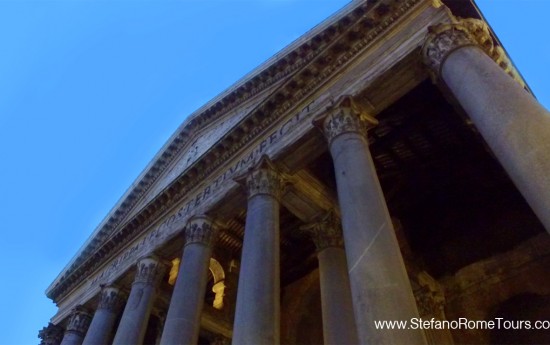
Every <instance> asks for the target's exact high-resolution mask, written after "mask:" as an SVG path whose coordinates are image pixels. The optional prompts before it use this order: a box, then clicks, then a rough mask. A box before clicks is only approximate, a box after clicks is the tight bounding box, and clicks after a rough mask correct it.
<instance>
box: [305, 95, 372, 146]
mask: <svg viewBox="0 0 550 345" xmlns="http://www.w3.org/2000/svg"><path fill="white" fill-rule="evenodd" d="M313 123H314V124H315V125H316V126H317V127H318V128H320V129H321V131H322V132H323V134H325V137H326V138H327V141H328V142H329V144H330V143H332V141H333V140H334V138H336V137H337V136H339V135H340V134H344V133H359V134H360V135H363V136H365V137H366V134H367V129H368V128H369V127H372V126H375V125H377V124H378V120H376V119H375V118H374V117H372V116H370V115H369V114H368V113H367V112H366V111H365V110H363V109H362V108H361V107H360V106H359V105H358V104H357V103H356V102H355V101H354V100H353V98H352V97H351V96H349V95H343V96H341V97H340V98H338V100H337V101H336V102H334V104H332V105H331V106H330V107H328V108H327V110H326V112H325V113H324V114H322V116H320V117H318V118H317V119H315V120H314V121H313Z"/></svg>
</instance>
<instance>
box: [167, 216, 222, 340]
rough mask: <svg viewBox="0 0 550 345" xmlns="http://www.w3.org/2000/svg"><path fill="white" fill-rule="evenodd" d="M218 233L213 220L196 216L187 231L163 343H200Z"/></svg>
mask: <svg viewBox="0 0 550 345" xmlns="http://www.w3.org/2000/svg"><path fill="white" fill-rule="evenodd" d="M216 234H217V231H216V229H215V225H214V224H213V223H212V221H211V220H210V219H209V218H207V217H205V216H201V217H194V218H192V219H191V221H190V222H189V224H188V225H187V226H186V228H185V247H184V249H183V254H182V259H181V266H180V268H179V272H178V278H177V280H176V285H175V286H174V292H173V293H172V299H171V300H170V307H169V309H168V314H167V316H166V321H165V323H164V330H163V332H162V338H161V344H162V345H172V344H197V342H198V339H199V331H200V318H201V312H202V308H203V305H204V295H205V292H206V283H207V280H208V267H209V263H210V257H211V256H212V244H213V242H214V241H215V237H216Z"/></svg>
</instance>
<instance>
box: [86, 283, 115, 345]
mask: <svg viewBox="0 0 550 345" xmlns="http://www.w3.org/2000/svg"><path fill="white" fill-rule="evenodd" d="M123 305H124V294H123V293H121V292H120V290H119V289H117V288H116V287H113V286H108V287H103V288H102V289H101V297H100V300H99V304H98V306H97V310H96V311H95V314H94V318H93V319H92V323H91V324H90V327H89V329H88V332H87V333H86V337H85V338H84V341H83V342H82V344H83V345H103V344H108V343H110V341H111V336H112V332H113V328H114V327H115V322H116V319H117V316H118V313H119V312H120V310H121V309H122V306H123Z"/></svg>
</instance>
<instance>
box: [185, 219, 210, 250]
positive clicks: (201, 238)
mask: <svg viewBox="0 0 550 345" xmlns="http://www.w3.org/2000/svg"><path fill="white" fill-rule="evenodd" d="M217 235H218V227H217V226H216V225H215V224H214V222H213V221H212V219H210V218H209V217H207V216H195V217H192V218H191V219H190V220H189V223H187V226H186V227H185V245H188V244H191V243H200V244H204V245H206V246H212V245H213V244H214V242H215V241H216V238H217Z"/></svg>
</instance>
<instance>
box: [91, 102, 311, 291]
mask: <svg viewBox="0 0 550 345" xmlns="http://www.w3.org/2000/svg"><path fill="white" fill-rule="evenodd" d="M310 115H311V113H310V112H309V107H306V108H305V109H303V110H302V111H301V112H299V113H297V114H296V115H294V116H292V117H291V118H289V119H288V120H286V121H285V122H284V123H283V124H282V125H281V126H279V127H278V128H276V129H275V130H273V131H271V132H270V133H269V134H268V135H267V136H266V137H265V138H264V139H263V140H262V141H261V142H260V143H259V144H258V145H257V146H256V147H254V148H253V149H252V150H250V151H248V152H247V153H245V154H244V155H242V156H241V157H239V159H237V160H236V161H235V162H234V163H233V164H232V165H231V166H229V168H228V169H227V170H225V171H224V172H223V173H222V174H220V175H219V176H217V178H216V179H215V180H213V181H212V183H210V184H209V185H207V186H206V187H204V188H202V189H201V190H200V191H199V192H198V193H196V194H195V195H194V196H193V197H192V198H191V199H189V200H188V201H187V202H186V203H185V204H184V205H183V206H181V207H180V208H179V209H178V210H177V211H175V212H174V213H173V214H172V215H170V216H169V217H167V218H166V219H165V220H164V221H163V222H162V223H161V224H160V225H158V226H157V227H156V228H155V229H153V230H152V231H151V232H150V233H149V234H147V235H146V236H144V237H143V238H142V239H141V240H140V241H139V242H138V243H136V244H134V245H133V246H131V247H130V248H128V249H127V250H126V251H124V253H123V254H122V255H119V256H118V257H117V258H116V259H115V260H114V261H113V262H111V263H110V264H109V266H108V267H107V268H106V269H105V270H103V272H101V274H99V275H98V276H96V277H95V278H94V279H93V280H92V282H91V286H92V287H93V286H95V285H97V284H98V283H99V282H106V281H107V279H108V278H109V277H111V276H113V275H114V274H115V273H116V272H117V271H118V270H119V269H120V268H121V267H122V266H125V264H126V263H127V262H128V261H129V260H130V259H133V260H132V261H135V259H136V258H137V256H138V253H143V252H144V251H145V250H144V248H146V247H149V248H152V247H154V246H155V245H156V244H158V243H161V242H162V240H164V238H166V237H168V236H169V235H170V234H171V233H172V232H174V231H177V229H180V228H181V227H182V226H183V222H184V221H185V220H186V219H187V218H188V216H189V215H191V214H192V212H193V211H194V210H195V209H196V208H198V207H199V206H201V205H202V204H203V203H204V202H205V201H206V200H208V198H209V197H210V196H212V195H213V194H215V192H216V191H217V190H218V189H220V188H221V187H222V186H223V185H224V182H226V181H228V180H230V179H232V178H233V177H235V176H236V175H237V173H240V172H241V171H243V170H244V169H247V168H248V167H250V166H251V165H252V164H253V163H254V162H255V161H256V159H257V158H258V157H260V156H261V155H262V154H263V153H265V152H266V151H267V149H268V148H269V147H271V146H272V145H274V144H276V143H278V142H279V141H280V140H281V139H282V138H283V137H284V136H285V135H287V134H289V133H291V132H292V131H293V130H294V129H295V128H296V127H298V125H300V124H301V123H303V122H304V120H305V119H307V118H309V116H310ZM141 255H143V254H141Z"/></svg>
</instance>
